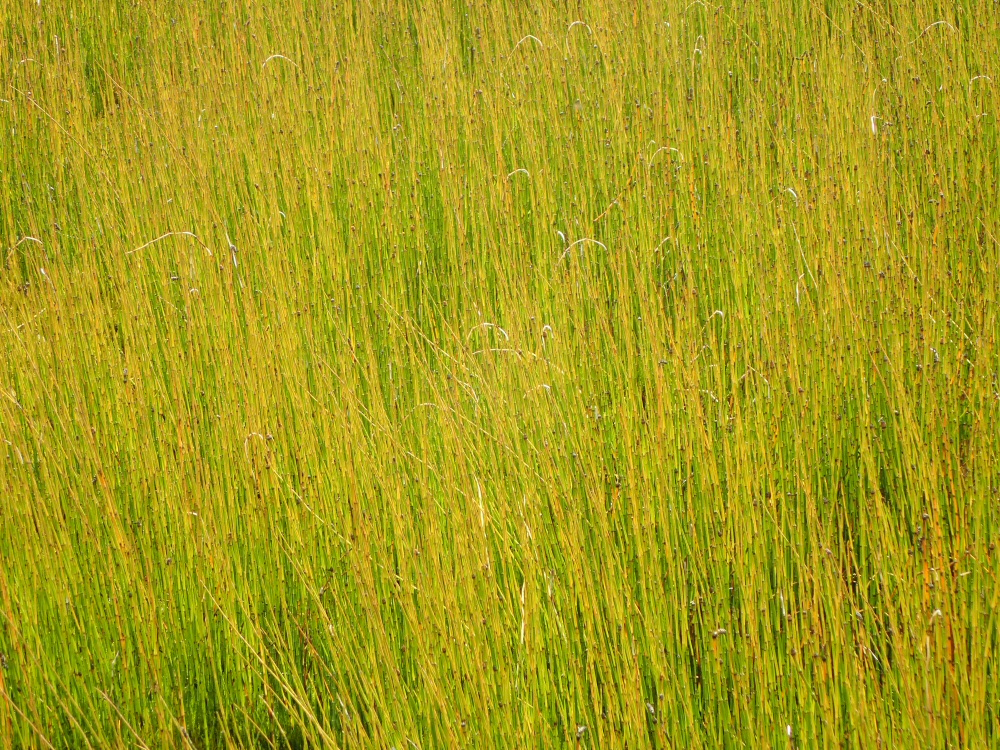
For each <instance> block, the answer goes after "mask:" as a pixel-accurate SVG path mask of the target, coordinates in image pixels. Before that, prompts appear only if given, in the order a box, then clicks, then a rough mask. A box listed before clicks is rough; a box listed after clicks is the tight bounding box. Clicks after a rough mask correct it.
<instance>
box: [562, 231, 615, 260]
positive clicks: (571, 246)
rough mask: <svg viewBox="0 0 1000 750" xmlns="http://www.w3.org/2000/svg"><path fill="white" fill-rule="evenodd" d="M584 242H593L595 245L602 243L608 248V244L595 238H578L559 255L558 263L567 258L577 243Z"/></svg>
mask: <svg viewBox="0 0 1000 750" xmlns="http://www.w3.org/2000/svg"><path fill="white" fill-rule="evenodd" d="M584 242H593V243H594V244H595V245H600V246H601V247H603V248H604V249H605V250H607V249H608V246H607V245H605V244H604V243H603V242H601V241H600V240H594V239H591V238H590V237H584V238H582V239H579V240H577V241H576V242H571V243H570V244H569V246H568V247H567V248H566V249H565V250H563V252H562V255H560V256H559V260H557V261H556V263H558V262H559V261H560V260H562V259H563V258H565V257H566V256H567V255H568V254H569V251H570V250H572V249H573V248H574V247H576V246H577V245H580V244H583V243H584Z"/></svg>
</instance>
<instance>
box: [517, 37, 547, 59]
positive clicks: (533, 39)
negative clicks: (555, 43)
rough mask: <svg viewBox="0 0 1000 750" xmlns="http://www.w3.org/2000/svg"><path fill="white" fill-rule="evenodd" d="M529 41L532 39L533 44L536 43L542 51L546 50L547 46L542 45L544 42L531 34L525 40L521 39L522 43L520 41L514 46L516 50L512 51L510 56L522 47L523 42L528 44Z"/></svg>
mask: <svg viewBox="0 0 1000 750" xmlns="http://www.w3.org/2000/svg"><path fill="white" fill-rule="evenodd" d="M529 39H531V40H532V41H533V42H535V43H536V44H537V45H538V46H539V47H541V48H542V49H545V45H544V44H542V40H541V39H539V38H538V37H537V36H532V35H531V34H528V36H526V37H524V38H523V39H521V41H519V42H518V43H517V44H515V45H514V49H512V50H511V51H510V54H512V55H513V54H514V52H515V51H516V50H517V48H518V47H520V46H521V44H522V43H523V42H526V41H528V40H529Z"/></svg>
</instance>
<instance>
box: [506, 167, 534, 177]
mask: <svg viewBox="0 0 1000 750" xmlns="http://www.w3.org/2000/svg"><path fill="white" fill-rule="evenodd" d="M518 172H523V173H524V174H526V175H528V179H529V180H530V179H531V172H529V171H528V170H527V169H525V168H524V167H520V168H519V169H515V170H514V171H513V172H511V173H510V174H509V175H507V179H508V180H509V179H510V178H511V177H513V176H514V175H516V174H517V173H518Z"/></svg>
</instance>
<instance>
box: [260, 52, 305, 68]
mask: <svg viewBox="0 0 1000 750" xmlns="http://www.w3.org/2000/svg"><path fill="white" fill-rule="evenodd" d="M271 60H284V61H285V62H289V63H291V64H292V65H295V67H296V68H299V66H298V65H297V64H296V63H295V61H294V60H291V59H289V58H287V57H285V56H284V55H271V56H270V57H269V58H267V59H266V60H265V61H264V62H262V63H261V64H260V67H261V70H263V69H264V67H265V66H266V65H267V64H268V63H269V62H271ZM299 70H302V68H299Z"/></svg>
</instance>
